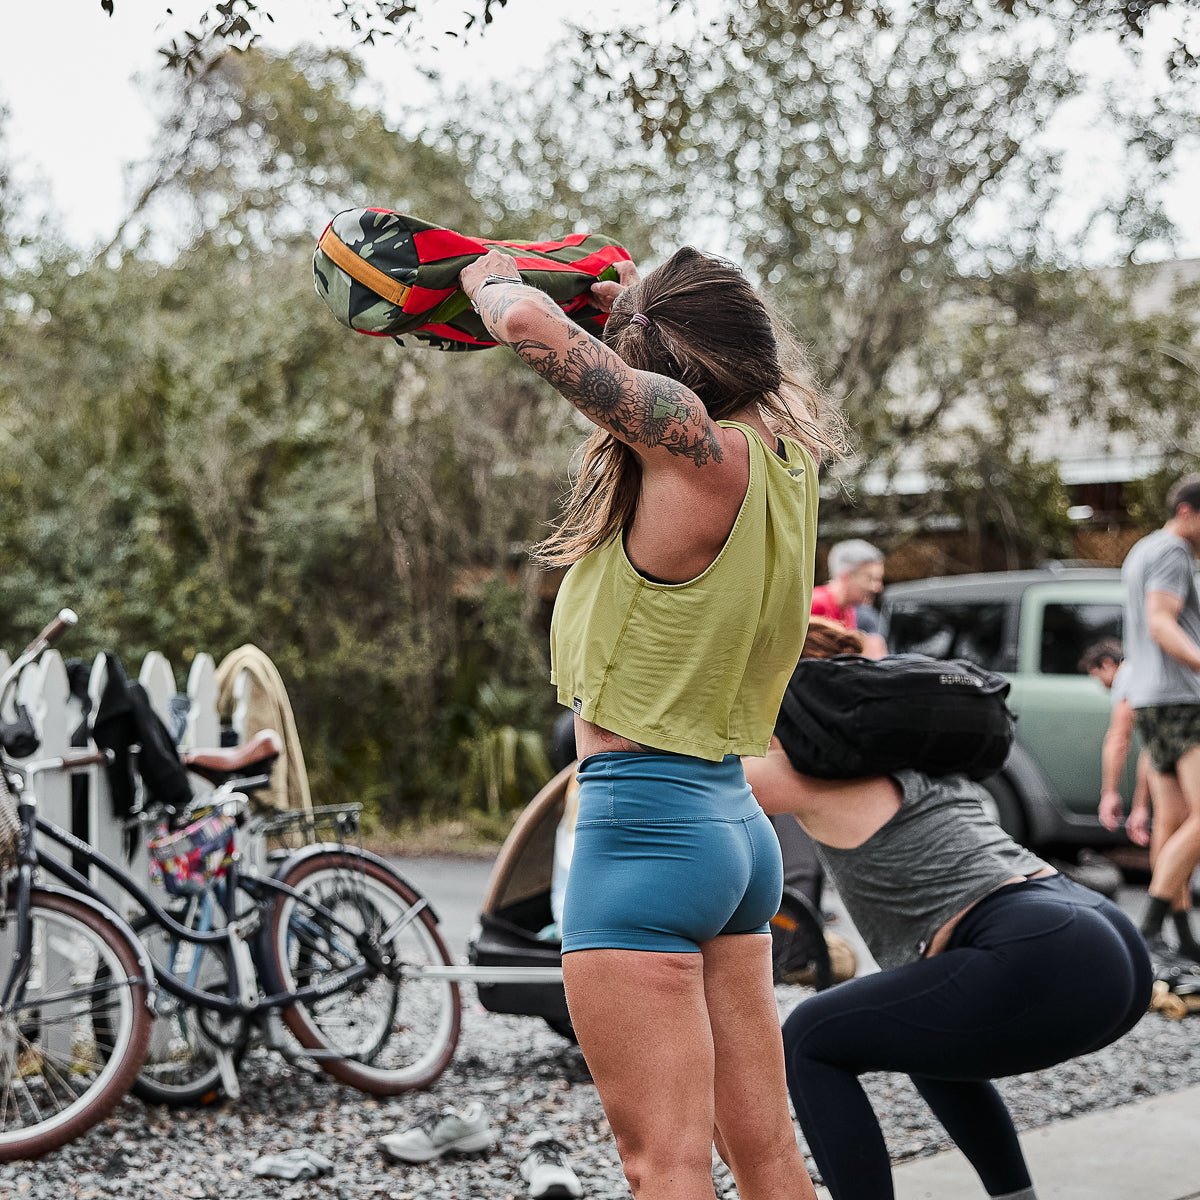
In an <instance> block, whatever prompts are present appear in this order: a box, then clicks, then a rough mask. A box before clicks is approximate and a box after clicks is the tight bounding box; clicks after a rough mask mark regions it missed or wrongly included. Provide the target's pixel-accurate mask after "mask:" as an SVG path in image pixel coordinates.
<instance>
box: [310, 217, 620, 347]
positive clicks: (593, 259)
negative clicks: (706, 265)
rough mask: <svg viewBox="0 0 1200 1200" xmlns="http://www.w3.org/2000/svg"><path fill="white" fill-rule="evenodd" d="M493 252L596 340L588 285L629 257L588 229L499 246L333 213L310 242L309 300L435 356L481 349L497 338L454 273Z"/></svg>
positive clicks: (601, 318) (597, 321)
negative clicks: (407, 337)
mask: <svg viewBox="0 0 1200 1200" xmlns="http://www.w3.org/2000/svg"><path fill="white" fill-rule="evenodd" d="M492 249H496V250H503V251H504V252H505V253H506V254H510V255H512V257H513V258H514V259H516V263H517V270H518V271H520V273H521V278H522V279H523V280H524V281H525V282H526V283H529V284H532V285H533V286H534V287H537V288H541V290H542V291H544V292H545V293H546V294H547V295H548V296H549V297H550V298H551V299H552V300H553V301H554V302H555V303H556V304H558V305H560V306H561V307H562V309H563V311H564V312H566V313H567V314H568V315H569V316H570V317H571V318H572V319H573V320H574V321H576V322H577V323H578V324H579V325H581V326H582V327H583V328H584V329H586V330H587V331H588V332H589V333H592V334H595V335H596V336H597V337H598V336H599V335H600V333H601V331H602V330H603V328H604V322H605V320H606V319H607V314H606V313H603V312H601V311H600V310H599V309H598V308H597V307H596V306H595V305H594V304H593V303H592V300H591V293H590V288H591V286H592V284H594V283H596V282H597V281H598V280H600V279H616V278H617V273H616V269H615V268H614V266H613V263H615V262H619V261H620V260H622V259H628V258H629V252H628V251H627V250H625V249H624V248H623V247H621V246H618V245H617V244H616V243H615V242H613V241H611V240H610V239H609V238H606V237H602V236H601V235H600V234H596V233H590V234H589V233H576V234H572V235H571V236H570V237H566V238H563V239H562V240H561V241H555V242H505V241H498V240H495V239H490V238H488V239H485V238H471V237H464V236H463V235H462V234H460V233H454V232H453V231H452V230H450V229H442V228H440V227H439V226H437V225H430V224H429V223H428V222H426V221H420V220H418V219H417V218H416V217H409V216H405V215H404V214H403V213H398V212H391V211H389V210H388V209H383V208H351V209H347V210H346V211H345V212H340V213H338V215H337V216H336V217H334V218H333V220H332V221H330V222H329V225H328V226H327V227H326V229H325V232H324V233H322V234H321V237H320V240H319V241H318V242H317V249H316V253H315V254H314V256H313V273H314V275H315V276H316V288H317V295H319V296H320V297H321V299H322V300H324V301H325V303H326V304H327V305H329V308H330V311H331V312H332V313H333V315H334V316H335V317H337V319H338V320H339V321H341V323H342V324H343V325H346V326H348V327H349V328H350V329H355V330H357V331H358V332H359V333H367V334H371V335H372V336H375V337H397V336H398V335H400V334H412V335H413V336H414V337H415V338H416V339H417V340H418V341H419V342H422V343H425V344H426V345H429V346H433V347H436V348H437V349H439V350H482V349H485V348H486V347H488V346H494V345H496V342H495V339H493V338H492V337H491V336H490V335H489V333H488V331H487V330H486V329H485V328H484V325H483V321H482V320H480V318H479V316H478V315H477V314H476V313H474V312H472V310H471V303H470V301H469V300H468V299H467V297H466V295H465V293H464V292H463V291H462V289H461V288H460V287H459V286H458V275H459V272H460V271H461V270H462V269H463V268H464V267H465V266H468V265H469V264H470V263H472V262H474V261H475V260H476V259H477V258H480V257H482V256H483V255H484V254H486V253H487V252H488V251H489V250H492ZM401 344H403V343H401Z"/></svg>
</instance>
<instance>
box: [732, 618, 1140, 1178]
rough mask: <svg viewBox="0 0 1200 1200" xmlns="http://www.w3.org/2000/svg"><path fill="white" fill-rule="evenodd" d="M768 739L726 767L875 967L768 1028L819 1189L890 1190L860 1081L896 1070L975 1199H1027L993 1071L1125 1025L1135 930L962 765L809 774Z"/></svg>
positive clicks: (1061, 1055) (1070, 1051)
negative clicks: (835, 904)
mask: <svg viewBox="0 0 1200 1200" xmlns="http://www.w3.org/2000/svg"><path fill="white" fill-rule="evenodd" d="M814 623H816V619H814ZM811 628H812V627H811V626H810V630H811ZM841 634H842V637H843V639H844V645H843V646H841V647H833V648H831V650H827V651H826V653H823V654H821V655H820V656H821V657H826V656H827V654H828V653H829V652H832V653H835V654H836V653H853V652H854V650H855V649H856V646H855V644H854V639H857V638H858V637H860V636H861V635H860V634H858V633H857V631H854V630H848V629H843V630H842V631H841ZM811 647H812V643H811V641H806V642H805V648H804V655H805V656H809V657H812V656H815V655H813V654H812V648H811ZM776 734H777V736H776V738H775V739H773V740H772V743H771V749H770V751H769V752H768V754H767V757H766V758H757V759H745V760H743V761H744V763H745V768H746V778H747V780H748V781H749V782H750V785H751V787H752V788H753V789H754V794H755V796H756V797H757V799H758V802H759V803H760V804H761V805H762V807H763V809H764V810H765V811H766V812H768V813H792V814H793V815H795V817H796V818H797V820H799V822H800V824H801V825H802V826H803V827H804V829H805V830H806V831H807V832H808V834H809V835H810V836H811V837H812V839H813V841H814V843H815V844H816V848H817V851H818V852H819V854H820V856H821V860H822V862H823V863H824V865H825V868H826V870H827V871H828V872H829V874H830V875H831V876H832V877H833V880H834V882H835V884H836V886H837V889H838V894H839V895H840V897H841V898H842V900H843V902H844V903H845V905H846V909H847V911H848V912H849V914H850V917H851V919H852V920H853V922H854V924H855V926H856V927H857V929H858V931H859V933H860V934H862V936H863V940H864V941H865V942H866V943H867V947H868V949H869V950H870V951H871V953H872V955H873V956H874V958H875V961H876V962H878V963H879V965H880V966H881V967H882V968H883V969H882V970H881V971H877V972H874V973H872V974H867V975H860V976H858V977H857V978H855V979H851V980H848V981H847V982H845V983H841V984H838V986H837V987H834V988H829V989H828V990H826V991H823V992H818V993H817V994H816V995H814V996H812V997H810V998H809V999H807V1000H805V1001H804V1002H803V1003H802V1004H799V1005H797V1007H796V1008H795V1009H794V1010H793V1012H792V1013H791V1015H790V1016H789V1017H788V1019H787V1021H786V1022H785V1023H784V1027H783V1043H784V1054H785V1058H786V1064H787V1081H788V1091H789V1092H790V1094H791V1097H792V1105H793V1107H794V1108H795V1111H796V1118H797V1120H798V1121H799V1122H800V1126H801V1128H802V1129H803V1130H804V1136H805V1138H806V1139H807V1141H808V1145H809V1149H810V1150H811V1151H812V1153H813V1157H814V1158H815V1159H816V1162H817V1166H818V1167H819V1168H820V1171H821V1176H822V1179H823V1181H824V1184H825V1187H826V1188H828V1190H829V1193H830V1195H831V1196H832V1197H833V1200H890V1198H891V1197H892V1196H893V1195H894V1189H893V1185H892V1176H891V1164H890V1162H889V1157H888V1151H887V1146H886V1144H885V1142H884V1139H883V1134H882V1132H881V1131H880V1128H879V1122H878V1121H877V1120H876V1118H875V1114H874V1112H873V1111H872V1109H871V1105H870V1101H869V1100H868V1098H867V1095H866V1093H865V1092H864V1091H863V1088H862V1084H861V1083H860V1079H859V1077H860V1076H861V1075H862V1074H864V1073H865V1072H868V1071H899V1072H903V1073H904V1074H907V1075H908V1076H909V1077H910V1078H911V1079H912V1081H913V1083H914V1085H915V1086H916V1088H917V1090H918V1091H919V1092H920V1094H921V1095H922V1097H924V1099H925V1101H926V1103H928V1105H929V1106H930V1108H931V1109H932V1110H933V1112H934V1114H935V1116H936V1117H937V1118H938V1120H939V1121H941V1123H942V1124H943V1125H944V1126H945V1128H946V1132H947V1133H949V1134H950V1136H951V1137H952V1138H953V1139H954V1141H955V1143H956V1144H957V1146H958V1147H959V1149H960V1150H962V1152H963V1154H965V1155H966V1157H967V1159H968V1160H969V1161H970V1163H971V1165H972V1167H974V1169H975V1171H976V1173H977V1174H978V1176H979V1179H980V1182H981V1183H982V1184H983V1186H984V1189H985V1190H986V1192H987V1194H988V1196H990V1197H996V1198H1002V1200H1037V1193H1036V1191H1035V1190H1034V1184H1033V1182H1032V1180H1031V1178H1030V1174H1029V1168H1028V1166H1027V1164H1026V1162H1025V1158H1024V1155H1023V1154H1022V1151H1021V1146H1020V1142H1019V1141H1018V1138H1017V1134H1016V1130H1015V1128H1014V1126H1013V1122H1012V1117H1011V1115H1010V1114H1009V1112H1008V1109H1007V1108H1006V1107H1005V1104H1004V1101H1003V1099H1002V1098H1001V1096H1000V1093H999V1092H998V1091H997V1090H996V1087H995V1085H994V1084H993V1083H992V1080H993V1079H996V1078H999V1077H1001V1076H1005V1075H1016V1074H1021V1073H1023V1072H1026V1071H1036V1070H1042V1069H1044V1068H1047V1067H1052V1066H1055V1065H1056V1064H1058V1063H1062V1062H1064V1061H1066V1060H1067V1059H1069V1058H1074V1057H1076V1056H1078V1055H1081V1054H1088V1053H1091V1052H1092V1051H1094V1050H1098V1049H1100V1047H1102V1046H1106V1045H1108V1044H1109V1043H1110V1042H1112V1041H1115V1040H1116V1039H1117V1038H1119V1037H1121V1036H1123V1035H1124V1034H1125V1033H1127V1032H1128V1031H1129V1030H1130V1029H1131V1028H1132V1027H1133V1026H1134V1025H1135V1024H1136V1023H1137V1021H1138V1020H1139V1019H1140V1018H1141V1016H1142V1015H1143V1014H1144V1013H1145V1011H1146V1007H1147V1005H1148V1004H1149V1002H1150V995H1151V987H1152V984H1153V973H1152V971H1151V967H1150V957H1149V955H1148V953H1147V951H1146V946H1145V943H1144V942H1143V941H1142V938H1141V937H1140V936H1139V934H1138V930H1137V927H1136V926H1135V925H1134V923H1133V922H1132V921H1131V920H1129V918H1128V917H1127V916H1126V915H1125V914H1124V913H1123V912H1122V911H1121V910H1120V909H1119V908H1117V906H1116V905H1115V904H1113V903H1112V902H1111V901H1110V900H1107V899H1106V898H1105V897H1103V896H1101V895H1100V894H1099V893H1098V892H1093V891H1091V890H1090V889H1089V888H1086V887H1083V886H1082V885H1081V884H1078V883H1075V882H1074V881H1073V880H1070V879H1068V878H1067V877H1066V876H1065V875H1061V874H1059V873H1058V872H1057V871H1055V869H1054V868H1053V867H1052V866H1051V865H1050V864H1049V863H1046V862H1044V861H1043V860H1042V859H1040V858H1038V857H1037V855H1035V854H1032V853H1031V852H1030V851H1028V850H1027V849H1025V847H1023V846H1019V845H1018V844H1017V843H1016V842H1014V841H1013V840H1012V839H1011V838H1010V837H1009V836H1008V835H1007V834H1006V833H1005V832H1004V831H1003V830H1002V829H1001V828H1000V827H999V826H998V825H996V824H995V823H994V822H993V821H991V820H990V819H989V818H988V817H987V815H986V814H985V813H984V810H983V807H982V803H981V802H982V800H983V798H984V795H985V793H984V791H983V789H982V787H981V786H980V785H979V784H977V783H974V782H972V781H971V780H969V779H967V778H966V777H965V776H963V775H949V776H945V777H943V778H932V777H930V776H928V775H925V774H922V773H921V772H919V771H916V770H902V771H896V772H895V773H894V774H893V775H877V776H872V777H870V778H866V779H849V780H847V779H814V778H812V777H810V776H807V775H801V774H800V773H799V772H797V771H796V770H795V769H794V768H793V767H792V765H791V761H790V759H789V757H788V753H787V748H786V747H785V745H784V744H783V743H782V742H780V740H779V736H780V735H782V736H784V737H790V736H791V734H790V733H787V732H784V730H783V727H780V728H779V729H777V731H776ZM1081 979H1085V980H1087V985H1086V987H1082V988H1081V987H1080V982H1079V981H1080V980H1081Z"/></svg>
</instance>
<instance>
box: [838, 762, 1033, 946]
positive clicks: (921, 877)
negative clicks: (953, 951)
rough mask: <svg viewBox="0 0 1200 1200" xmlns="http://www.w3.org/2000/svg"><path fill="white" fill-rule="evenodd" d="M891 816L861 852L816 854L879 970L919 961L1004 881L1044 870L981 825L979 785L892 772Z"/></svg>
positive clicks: (993, 828)
mask: <svg viewBox="0 0 1200 1200" xmlns="http://www.w3.org/2000/svg"><path fill="white" fill-rule="evenodd" d="M894 778H895V780H896V782H897V783H898V784H900V787H901V789H902V791H903V793H904V795H903V799H902V800H901V802H900V808H899V810H898V811H897V812H896V815H895V816H893V817H892V819H891V820H890V821H888V822H887V823H886V824H885V825H882V826H881V827H880V828H879V829H877V830H876V831H875V832H874V833H873V834H872V835H871V836H870V837H869V838H867V840H866V841H865V842H863V844H862V845H861V846H855V847H854V848H853V849H852V850H839V849H837V848H836V847H834V846H826V845H824V844H823V843H821V842H816V846H817V852H818V853H819V854H820V856H821V859H822V861H823V862H824V863H825V866H826V868H827V869H828V871H829V873H830V875H831V876H832V877H833V880H834V882H835V884H836V885H837V890H838V894H839V895H840V896H841V898H842V902H843V903H844V904H845V905H846V909H847V911H848V912H849V914H850V919H851V920H852V921H853V922H854V924H855V927H856V928H857V929H858V932H859V933H860V934H861V935H862V938H863V941H865V942H866V943H867V948H868V949H869V950H870V951H871V954H872V955H873V956H874V958H875V961H876V962H877V963H878V964H879V965H880V966H881V967H885V968H886V967H899V966H902V965H903V964H904V963H907V962H914V961H915V960H916V959H918V958H920V957H921V955H922V954H924V952H925V949H926V947H927V946H928V945H929V940H930V939H931V938H932V937H933V935H934V934H935V933H936V932H937V931H938V930H939V929H940V928H941V927H942V926H943V925H944V924H945V923H946V922H947V921H948V920H949V919H950V918H951V917H952V916H954V914H955V913H957V912H961V911H962V910H963V909H964V908H966V907H967V906H968V905H970V904H974V903H975V901H976V900H980V899H982V898H983V897H984V896H986V895H987V894H988V892H990V891H992V890H994V889H995V888H996V887H998V886H999V885H1000V884H1002V883H1003V882H1004V881H1005V880H1006V879H1012V878H1013V877H1014V876H1016V875H1032V874H1034V873H1035V872H1037V871H1040V870H1041V869H1042V868H1043V867H1045V866H1047V865H1048V864H1046V863H1045V862H1043V861H1042V860H1041V859H1040V858H1038V856H1037V855H1036V854H1033V853H1031V852H1030V851H1028V850H1026V849H1025V848H1024V847H1023V846H1018V845H1017V843H1016V842H1014V841H1013V840H1012V838H1010V837H1009V836H1008V834H1006V833H1005V832H1004V831H1003V830H1002V829H1001V828H1000V827H999V826H998V825H996V824H995V823H994V822H992V821H991V820H989V819H988V817H987V815H986V814H985V813H984V811H983V808H982V806H981V805H980V802H979V796H980V791H981V790H982V789H981V787H980V785H979V784H975V783H972V782H971V781H970V780H968V779H966V778H964V777H963V776H961V775H949V776H946V777H945V778H941V779H932V778H930V777H929V776H927V775H922V774H920V773H919V772H917V771H897V772H896V773H895V775H894Z"/></svg>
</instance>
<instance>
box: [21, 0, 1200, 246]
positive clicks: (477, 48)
mask: <svg viewBox="0 0 1200 1200" xmlns="http://www.w3.org/2000/svg"><path fill="white" fill-rule="evenodd" d="M167 7H168V4H167V0H116V14H115V16H114V17H112V18H109V17H106V16H105V15H104V14H103V12H102V11H101V9H100V5H99V0H57V2H56V3H54V4H52V5H51V4H46V3H44V2H38V0H19V2H16V0H9V3H8V4H6V5H5V13H4V20H3V31H4V42H5V53H4V57H3V63H2V65H0V104H3V105H4V106H5V107H7V108H8V110H9V120H8V122H7V125H6V129H7V138H6V143H7V149H8V153H9V156H10V158H11V159H12V160H14V166H15V168H16V173H17V177H18V180H19V181H20V183H21V184H22V186H23V187H24V188H25V189H26V190H27V191H29V190H31V189H37V190H36V194H35V196H34V200H35V203H38V202H39V201H40V202H41V203H42V204H44V205H45V206H47V207H50V208H52V209H53V210H54V211H56V212H59V213H61V214H64V215H65V216H67V217H68V219H69V221H70V229H71V233H70V238H71V240H72V241H73V242H75V243H76V244H78V245H89V244H94V243H96V242H101V241H104V240H107V238H108V237H109V236H111V234H112V233H113V231H114V230H115V229H116V227H117V225H118V223H119V221H120V219H121V216H122V215H123V213H124V211H125V208H126V201H127V189H126V182H125V172H126V167H127V166H128V164H130V163H131V162H134V161H136V160H138V159H139V158H142V157H144V156H145V154H146V153H147V150H148V146H149V140H150V137H151V135H152V133H153V130H154V118H153V114H152V112H151V109H150V107H149V104H148V101H147V93H146V89H145V88H142V89H141V90H139V87H138V84H137V77H138V75H139V74H141V75H142V76H143V77H149V78H154V76H155V73H156V72H158V71H160V70H161V68H160V66H159V64H160V63H161V58H160V57H159V56H158V54H157V48H158V46H160V45H161V44H162V43H163V42H164V41H165V40H166V39H167V34H168V30H169V32H170V33H175V32H177V31H178V29H179V27H180V25H179V20H180V19H181V18H187V17H188V16H191V15H194V14H196V13H198V12H199V11H201V10H202V9H203V8H204V7H205V5H204V3H203V0H174V2H173V3H171V4H170V7H171V8H172V9H174V11H175V13H176V14H179V15H180V16H179V17H177V18H175V19H172V18H166V17H165V10H166V8H167ZM269 7H270V8H271V9H272V11H273V12H274V13H275V15H276V18H277V20H276V25H275V27H274V31H273V34H272V37H271V40H272V42H273V43H274V44H277V45H280V46H287V45H293V44H295V43H296V42H297V41H300V40H318V41H319V40H323V39H324V40H330V39H336V40H338V41H339V42H340V43H341V44H345V42H346V35H345V33H344V32H343V30H342V29H341V26H340V25H339V23H338V22H336V21H335V20H334V19H333V18H332V17H331V16H329V15H327V14H328V12H329V10H330V9H331V8H332V7H333V6H332V5H331V4H330V3H329V0H278V2H277V3H275V4H273V5H269ZM464 7H465V6H464V5H463V4H462V3H461V0H437V7H436V10H435V11H436V12H437V13H438V14H439V15H441V16H443V17H444V23H445V26H446V27H451V26H453V25H455V24H457V23H458V22H461V20H462V15H461V14H462V12H463V9H464ZM646 8H647V4H646V0H604V2H603V3H601V2H600V0H572V3H571V4H569V5H567V4H561V5H560V4H558V3H555V4H553V6H552V5H550V4H547V3H546V0H509V3H508V5H507V6H506V7H505V8H504V9H499V10H497V16H496V21H495V24H494V25H493V27H492V28H491V29H490V30H489V31H488V33H487V35H486V36H485V37H483V38H472V39H468V41H467V43H466V44H465V45H464V44H463V43H462V42H461V41H457V42H456V41H455V40H453V39H443V40H442V41H441V42H440V46H441V49H439V51H438V52H437V53H436V55H434V56H432V57H431V58H430V59H429V61H430V62H431V63H433V64H434V65H436V66H437V67H438V68H439V69H441V70H442V71H443V72H444V73H445V74H446V75H447V77H448V78H450V79H452V80H454V81H455V82H459V81H473V80H481V79H482V78H484V77H487V76H492V77H499V76H511V75H513V74H516V73H518V72H519V71H521V70H522V69H524V68H526V67H536V66H537V65H538V64H539V63H540V62H542V61H544V57H545V54H546V50H547V48H548V47H549V46H550V45H551V43H552V42H553V40H554V38H555V36H556V35H557V33H558V32H559V27H558V26H557V24H556V23H555V21H553V20H552V19H547V16H546V14H547V12H551V13H557V12H561V13H569V14H570V16H571V17H572V18H574V19H578V20H580V21H582V22H584V23H587V21H588V18H589V16H592V15H594V16H595V17H596V18H597V19H598V20H602V21H604V22H608V23H614V24H615V23H616V22H617V21H618V20H619V19H620V17H621V15H622V13H626V14H639V13H644V12H645V11H646ZM164 20H167V21H170V22H171V23H170V25H169V26H164V25H163V22H164ZM364 56H365V58H366V61H367V66H368V70H369V71H370V73H371V75H372V77H373V78H375V79H376V80H377V81H378V82H379V84H380V87H381V91H382V92H383V93H384V95H385V96H387V95H390V96H392V97H393V98H395V99H396V101H397V102H398V98H399V97H400V96H401V95H403V93H404V89H406V88H411V87H413V86H418V85H417V83H416V81H415V79H414V76H413V75H412V73H411V71H408V70H407V67H406V58H405V56H404V55H403V53H402V52H400V50H399V49H398V48H397V47H396V46H395V45H394V44H393V43H389V42H386V41H385V42H384V43H383V44H382V45H381V46H380V47H379V48H377V49H374V50H367V51H365V52H364ZM1092 61H1098V59H1097V58H1096V56H1095V55H1094V52H1093V56H1092ZM1056 136H1057V139H1058V140H1059V141H1060V142H1061V143H1062V144H1063V145H1066V146H1069V147H1070V148H1071V153H1070V158H1069V160H1068V164H1067V171H1066V175H1067V182H1068V183H1069V184H1070V185H1071V186H1077V187H1079V188H1080V189H1086V190H1088V191H1091V190H1092V189H1094V187H1095V186H1096V183H1097V180H1102V179H1103V177H1104V172H1105V163H1106V161H1107V158H1106V156H1107V154H1108V150H1107V149H1106V147H1105V142H1104V139H1103V136H1102V134H1101V133H1100V132H1098V131H1097V129H1096V127H1095V112H1094V106H1093V107H1088V106H1076V108H1075V109H1074V110H1073V111H1072V112H1071V113H1069V114H1068V115H1067V117H1066V118H1065V119H1064V120H1063V121H1061V122H1060V128H1059V129H1058V131H1057V134H1056ZM1198 195H1200V145H1194V146H1192V147H1191V148H1190V150H1189V152H1188V154H1187V155H1186V159H1185V166H1184V170H1183V171H1182V173H1181V176H1180V179H1179V182H1178V183H1177V184H1176V185H1175V186H1174V187H1173V188H1172V190H1171V192H1170V193H1169V195H1168V197H1167V202H1168V211H1169V213H1170V215H1171V217H1172V218H1173V219H1174V220H1175V222H1176V223H1177V224H1178V225H1179V227H1180V230H1181V233H1182V235H1183V246H1182V248H1181V253H1182V254H1183V255H1184V256H1200V202H1198V201H1197V199H1196V198H1197V196H1198ZM39 206H41V205H40V204H39Z"/></svg>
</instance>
